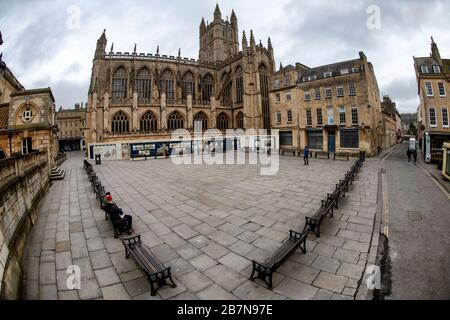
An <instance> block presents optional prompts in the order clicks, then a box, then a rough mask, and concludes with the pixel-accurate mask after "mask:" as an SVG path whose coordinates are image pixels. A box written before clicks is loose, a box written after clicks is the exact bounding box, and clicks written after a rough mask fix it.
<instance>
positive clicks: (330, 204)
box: [303, 194, 336, 238]
mask: <svg viewBox="0 0 450 320" xmlns="http://www.w3.org/2000/svg"><path fill="white" fill-rule="evenodd" d="M335 201H336V199H334V198H333V197H331V195H330V194H327V200H322V205H321V207H320V208H319V209H318V210H317V211H316V213H315V214H314V215H313V216H312V217H305V220H306V221H305V228H304V229H303V232H305V231H308V230H309V231H312V232H314V233H315V234H316V236H317V238H320V225H321V224H322V220H323V218H324V217H325V216H326V215H329V216H330V217H331V218H333V216H334V207H335V206H336V204H335Z"/></svg>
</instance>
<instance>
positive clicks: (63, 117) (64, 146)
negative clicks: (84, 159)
mask: <svg viewBox="0 0 450 320" xmlns="http://www.w3.org/2000/svg"><path fill="white" fill-rule="evenodd" d="M86 110H87V105H86V106H84V105H83V103H81V104H80V103H77V104H75V108H73V109H62V107H61V108H60V109H59V111H58V112H57V113H56V123H57V124H58V141H59V150H60V151H69V150H70V151H72V150H84V148H85V140H84V132H85V129H86Z"/></svg>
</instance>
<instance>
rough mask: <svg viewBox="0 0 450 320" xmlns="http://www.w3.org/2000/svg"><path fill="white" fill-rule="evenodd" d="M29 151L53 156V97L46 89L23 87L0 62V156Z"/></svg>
mask: <svg viewBox="0 0 450 320" xmlns="http://www.w3.org/2000/svg"><path fill="white" fill-rule="evenodd" d="M32 151H48V158H49V162H50V163H52V162H53V160H54V159H55V158H56V156H57V153H58V148H57V136H56V126H55V99H54V97H53V94H52V91H51V89H50V88H43V89H32V90H25V88H24V87H23V86H22V85H21V84H20V82H19V81H18V80H17V79H16V77H14V75H13V73H12V72H11V70H10V69H9V68H8V67H7V66H6V63H5V62H3V61H0V157H3V158H4V157H11V156H14V155H23V154H28V153H30V152H32Z"/></svg>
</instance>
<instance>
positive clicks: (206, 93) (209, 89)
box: [202, 73, 214, 101]
mask: <svg viewBox="0 0 450 320" xmlns="http://www.w3.org/2000/svg"><path fill="white" fill-rule="evenodd" d="M213 94H214V79H213V77H212V76H211V75H210V74H209V73H208V74H207V75H206V76H205V77H204V78H203V83H202V96H203V100H204V101H211V96H212V95H213Z"/></svg>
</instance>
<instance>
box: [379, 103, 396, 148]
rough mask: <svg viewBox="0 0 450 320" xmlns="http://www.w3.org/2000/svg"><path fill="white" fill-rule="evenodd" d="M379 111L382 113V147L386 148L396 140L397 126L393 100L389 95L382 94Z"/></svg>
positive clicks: (394, 143)
mask: <svg viewBox="0 0 450 320" xmlns="http://www.w3.org/2000/svg"><path fill="white" fill-rule="evenodd" d="M381 111H382V114H383V120H382V123H383V130H384V135H383V145H382V147H383V148H384V149H388V148H390V147H392V146H394V145H396V144H397V142H398V137H397V136H398V134H399V132H398V128H397V113H398V112H397V108H396V106H395V102H393V101H392V99H391V98H390V97H389V96H384V97H383V101H382V102H381Z"/></svg>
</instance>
